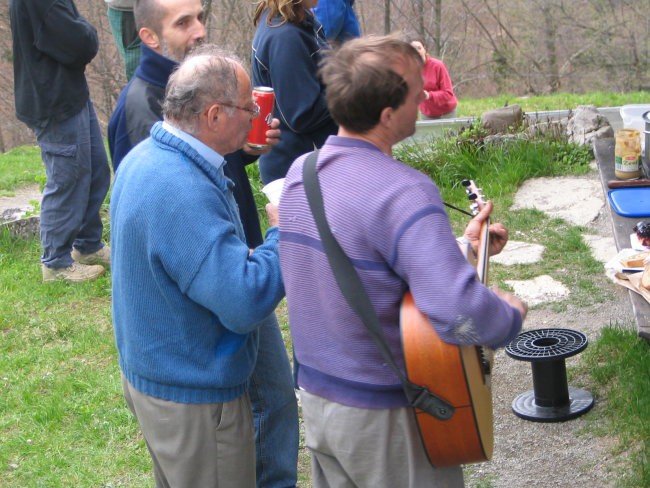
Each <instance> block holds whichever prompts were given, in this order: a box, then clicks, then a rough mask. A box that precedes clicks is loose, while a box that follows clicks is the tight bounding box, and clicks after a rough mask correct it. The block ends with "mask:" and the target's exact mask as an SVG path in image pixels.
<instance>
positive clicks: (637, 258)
mask: <svg viewBox="0 0 650 488" xmlns="http://www.w3.org/2000/svg"><path fill="white" fill-rule="evenodd" d="M649 256H650V251H643V252H640V253H637V254H633V255H632V256H628V257H627V258H625V259H621V264H622V265H623V267H624V268H641V267H643V261H644V260H645V259H646V258H647V257H649Z"/></svg>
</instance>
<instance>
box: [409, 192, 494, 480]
mask: <svg viewBox="0 0 650 488" xmlns="http://www.w3.org/2000/svg"><path fill="white" fill-rule="evenodd" d="M464 184H465V183H464ZM466 186H468V187H469V188H468V194H471V195H473V197H472V198H473V199H474V200H478V203H479V204H480V203H482V202H481V201H480V196H478V197H477V195H480V190H479V189H477V188H476V186H475V185H474V183H473V182H469V181H468V183H467V185H466ZM478 206H479V205H478V204H477V205H476V208H477V209H478ZM488 226H489V222H485V223H484V224H483V226H482V228H481V239H480V241H481V243H480V245H479V248H480V249H479V255H478V259H477V262H476V263H473V264H474V265H475V266H476V268H477V274H478V278H479V280H480V281H481V282H482V283H485V281H486V279H487V256H488V254H487V247H488V242H489V230H488ZM400 327H401V335H402V350H403V352H404V361H405V364H406V375H407V377H408V379H409V381H411V382H412V383H414V384H416V385H420V386H424V387H426V388H427V389H428V390H429V391H431V393H433V394H434V395H436V396H438V397H440V398H442V399H443V400H445V401H446V402H448V403H449V404H450V405H451V406H453V407H454V409H455V411H454V413H453V415H452V416H451V418H450V419H448V420H440V419H437V418H435V417H434V416H433V415H430V414H427V413H425V412H423V411H422V410H419V409H415V414H416V420H417V424H418V428H419V431H420V437H421V438H422V444H423V446H424V449H425V451H426V454H427V457H428V458H429V462H431V464H432V465H433V466H435V467H445V466H457V465H461V464H469V463H479V462H483V461H487V460H489V459H490V458H491V457H492V451H493V447H494V431H493V416H492V389H491V382H490V372H491V369H492V368H491V360H492V352H491V351H489V350H488V349H484V348H482V347H480V346H459V345H455V344H448V343H446V342H443V341H442V340H441V339H440V336H438V334H437V332H436V331H435V329H434V327H433V325H432V324H431V322H430V321H429V318H428V317H427V316H426V315H424V314H423V313H422V312H420V311H419V310H418V309H417V307H416V306H415V301H414V300H413V296H412V295H411V293H410V292H406V294H405V295H404V298H403V300H402V307H401V311H400Z"/></svg>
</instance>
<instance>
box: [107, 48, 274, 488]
mask: <svg viewBox="0 0 650 488" xmlns="http://www.w3.org/2000/svg"><path fill="white" fill-rule="evenodd" d="M254 113H255V109H254V102H253V101H252V98H251V84H250V80H249V78H248V75H247V74H246V72H245V70H244V69H243V68H242V65H241V64H240V63H239V62H238V60H236V59H234V58H233V57H232V56H230V55H227V54H222V53H219V52H215V51H212V50H209V49H205V50H204V51H203V52H201V53H197V54H196V55H195V56H192V57H190V58H189V59H187V60H186V61H185V62H184V63H183V64H182V65H181V66H180V67H179V69H178V71H177V72H176V73H175V74H174V75H172V77H171V79H170V81H169V85H168V88H167V94H166V98H165V101H164V105H163V114H164V122H157V123H156V124H155V125H154V127H153V128H152V131H151V137H150V138H148V139H147V140H145V141H144V142H143V143H142V144H139V145H138V146H137V147H136V148H134V149H133V150H132V151H131V152H130V153H129V154H128V155H127V156H126V158H125V159H124V161H123V163H122V167H121V168H120V171H119V172H118V174H117V177H116V180H115V185H114V188H113V193H112V199H111V222H112V227H111V231H112V236H113V240H112V243H113V247H112V258H113V314H114V315H113V318H114V326H115V338H116V342H117V347H118V351H119V362H120V366H121V369H122V373H123V387H124V394H125V397H126V400H127V403H128V404H129V407H130V408H131V409H132V411H133V413H134V414H135V416H136V417H137V419H138V422H139V423H140V426H141V429H142V433H143V435H144V438H145V440H146V442H147V446H148V448H149V451H150V453H151V456H152V458H153V461H154V472H155V478H156V484H157V486H158V487H172V486H174V487H190V486H192V487H194V486H196V487H199V486H200V487H228V486H231V487H238V488H242V487H251V488H252V487H254V486H255V483H256V481H255V443H254V437H255V433H254V428H253V421H252V415H251V405H250V401H249V396H248V394H247V390H248V387H249V381H250V377H251V373H252V372H253V368H254V367H255V361H256V356H257V347H258V329H259V327H260V325H261V324H264V321H265V320H267V319H268V317H269V316H271V315H272V314H273V311H274V309H275V307H276V306H277V304H278V302H279V301H280V299H281V298H282V297H283V295H284V288H283V285H282V278H281V275H280V269H279V256H278V227H276V224H277V207H275V206H272V205H270V204H269V205H268V206H267V213H268V215H269V222H270V224H271V225H272V226H271V228H270V229H269V230H268V231H267V233H266V238H265V240H264V242H263V243H262V244H261V245H260V246H257V247H256V248H255V249H253V250H252V251H251V250H250V249H249V247H248V245H247V243H246V238H245V235H244V230H243V227H242V225H241V220H240V217H239V211H238V209H237V205H236V203H235V200H234V198H233V192H232V181H231V180H230V179H228V178H227V177H226V176H225V175H224V164H225V160H224V157H223V155H225V154H228V153H229V152H232V151H234V150H236V149H237V148H239V147H241V145H242V144H243V143H244V139H245V138H246V135H247V133H248V131H249V130H250V128H251V121H252V119H253V117H254V115H253V114H254Z"/></svg>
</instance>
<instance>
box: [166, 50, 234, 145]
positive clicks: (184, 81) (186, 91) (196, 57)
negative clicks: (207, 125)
mask: <svg viewBox="0 0 650 488" xmlns="http://www.w3.org/2000/svg"><path fill="white" fill-rule="evenodd" d="M237 66H239V67H242V66H243V65H242V63H241V61H240V60H239V58H237V56H235V55H233V54H230V53H228V52H226V51H223V50H221V49H219V48H218V47H216V46H214V45H212V44H204V45H201V46H199V47H197V48H196V49H195V50H193V51H192V52H190V53H189V54H188V55H187V57H186V58H185V60H183V62H182V63H181V64H180V65H179V66H178V68H177V69H176V71H174V73H172V75H171V77H170V78H169V82H168V83H167V89H166V92H165V99H164V101H163V116H164V118H165V120H169V121H173V122H174V125H176V126H178V128H179V129H181V130H184V131H185V132H188V133H190V134H194V133H195V132H196V129H197V122H198V116H199V114H201V112H203V110H204V109H205V108H206V107H208V106H209V105H210V104H213V103H218V102H222V103H228V104H232V105H236V104H237V101H238V98H239V86H238V83H237ZM225 110H226V113H229V114H232V113H233V109H231V108H229V107H226V108H225Z"/></svg>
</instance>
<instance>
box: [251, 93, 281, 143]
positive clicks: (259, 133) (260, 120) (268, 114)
mask: <svg viewBox="0 0 650 488" xmlns="http://www.w3.org/2000/svg"><path fill="white" fill-rule="evenodd" d="M253 101H255V103H256V104H257V105H258V106H259V107H260V115H259V117H257V118H256V119H254V120H253V128H252V129H251V131H250V133H249V134H248V139H247V142H248V145H249V146H250V147H252V148H253V149H266V148H268V147H269V145H268V144H267V143H266V131H267V130H269V129H270V128H271V121H272V120H273V103H274V102H275V94H274V93H273V88H270V87H268V86H256V87H255V88H253Z"/></svg>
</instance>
